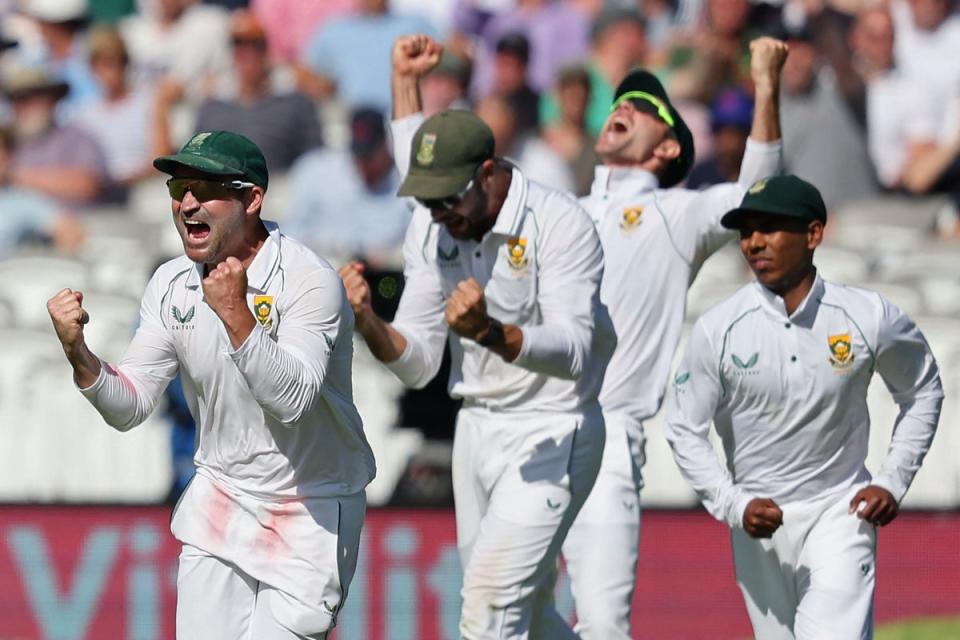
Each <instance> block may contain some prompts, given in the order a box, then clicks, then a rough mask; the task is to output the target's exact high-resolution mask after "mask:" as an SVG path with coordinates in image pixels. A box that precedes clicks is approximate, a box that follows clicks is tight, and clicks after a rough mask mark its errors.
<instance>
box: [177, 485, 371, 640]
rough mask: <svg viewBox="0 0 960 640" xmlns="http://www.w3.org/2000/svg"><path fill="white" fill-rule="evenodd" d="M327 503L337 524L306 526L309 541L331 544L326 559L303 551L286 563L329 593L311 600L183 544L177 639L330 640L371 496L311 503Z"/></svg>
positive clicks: (296, 575)
mask: <svg viewBox="0 0 960 640" xmlns="http://www.w3.org/2000/svg"><path fill="white" fill-rule="evenodd" d="M321 502H322V503H331V504H329V508H325V509H324V510H326V511H331V510H332V511H333V512H334V513H335V514H337V515H336V516H335V522H336V524H335V526H331V523H329V522H323V525H322V526H318V525H315V526H314V527H313V528H311V529H310V530H305V531H304V532H303V533H304V535H308V536H309V538H310V540H309V541H304V542H309V544H310V547H311V548H313V549H317V548H321V547H323V548H326V549H328V551H327V552H325V553H324V554H323V557H322V558H321V557H319V556H317V555H311V556H310V557H309V558H307V557H301V559H300V560H297V562H298V563H299V564H300V565H301V566H293V565H290V564H289V562H287V563H286V564H287V570H289V571H290V572H291V573H290V575H291V576H292V577H294V579H295V580H303V579H307V580H310V581H312V582H313V583H314V585H313V586H314V587H316V589H314V591H316V592H317V593H321V592H322V593H323V594H324V596H323V598H322V599H319V598H318V600H319V601H317V602H308V601H306V600H305V599H304V598H303V597H301V596H297V595H293V594H291V593H290V591H289V590H284V589H280V588H278V587H276V586H275V585H271V584H268V583H267V582H263V581H261V580H258V579H257V578H255V577H253V576H251V575H250V574H249V573H247V572H246V571H244V570H243V569H241V568H240V567H238V566H237V565H236V564H234V563H232V562H229V561H227V560H224V559H222V558H219V557H216V556H214V555H211V554H210V553H208V552H206V551H204V550H202V549H200V548H198V547H195V546H193V545H191V544H187V543H184V545H183V549H182V551H181V552H180V565H179V569H178V571H177V640H323V639H325V638H326V637H327V632H328V631H329V630H330V629H332V628H333V627H334V625H335V624H336V615H337V612H338V611H339V610H340V609H341V608H342V607H343V602H344V600H345V599H346V597H347V590H348V588H349V586H350V582H351V580H352V579H353V574H354V572H355V570H356V562H357V552H358V549H359V546H360V530H361V527H362V525H363V518H364V514H365V513H366V497H365V495H364V494H363V493H362V492H361V493H359V494H356V495H353V496H348V497H344V498H319V499H313V500H311V503H312V507H313V508H314V509H320V508H321V507H322V505H319V504H318V503H321ZM321 560H322V562H321ZM279 564H280V563H279V562H278V565H279ZM321 564H322V565H323V566H320V565H321ZM279 570H281V571H282V570H284V569H283V568H282V566H280V567H279ZM305 592H306V591H305Z"/></svg>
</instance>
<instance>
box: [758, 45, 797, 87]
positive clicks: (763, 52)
mask: <svg viewBox="0 0 960 640" xmlns="http://www.w3.org/2000/svg"><path fill="white" fill-rule="evenodd" d="M789 52H790V47H788V46H787V43H786V42H784V41H782V40H777V39H776V38H770V37H763V38H757V39H756V40H752V41H751V42H750V76H751V77H752V78H753V83H754V85H756V86H757V87H758V88H772V87H775V86H776V85H777V82H778V81H779V79H780V71H781V70H782V69H783V64H784V63H785V62H786V61H787V54H788V53H789Z"/></svg>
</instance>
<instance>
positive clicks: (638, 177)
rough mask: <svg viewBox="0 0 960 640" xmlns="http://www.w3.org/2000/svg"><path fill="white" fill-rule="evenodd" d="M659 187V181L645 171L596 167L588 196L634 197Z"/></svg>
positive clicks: (631, 168)
mask: <svg viewBox="0 0 960 640" xmlns="http://www.w3.org/2000/svg"><path fill="white" fill-rule="evenodd" d="M659 186H660V180H659V179H658V178H657V176H655V175H654V174H652V173H650V172H649V171H647V170H646V169H638V168H636V167H607V166H605V165H597V167H596V168H595V169H594V173H593V184H592V185H591V186H590V195H592V196H605V195H608V194H613V193H616V194H617V195H628V196H635V195H640V194H643V193H648V192H650V191H653V190H654V189H656V188H658V187H659Z"/></svg>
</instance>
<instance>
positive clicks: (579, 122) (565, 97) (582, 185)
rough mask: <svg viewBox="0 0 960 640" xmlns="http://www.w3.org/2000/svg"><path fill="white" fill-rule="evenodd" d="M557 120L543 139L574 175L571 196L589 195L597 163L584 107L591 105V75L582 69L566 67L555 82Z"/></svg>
mask: <svg viewBox="0 0 960 640" xmlns="http://www.w3.org/2000/svg"><path fill="white" fill-rule="evenodd" d="M555 99H556V101H557V105H558V107H559V109H560V118H559V119H558V120H556V121H555V122H553V123H552V124H551V125H550V126H548V127H547V128H546V129H544V131H543V139H544V140H545V141H546V142H547V144H549V145H550V147H551V148H552V149H553V150H554V152H556V153H557V154H558V155H559V156H560V157H562V158H563V159H564V160H565V161H566V163H567V166H568V167H569V168H570V171H571V172H572V174H573V183H574V193H575V194H576V195H578V196H584V195H586V194H588V193H590V185H591V184H593V173H594V167H595V166H596V164H597V162H598V158H597V154H596V153H594V151H593V145H594V142H595V141H596V138H595V137H594V136H592V135H590V133H589V132H588V131H587V105H588V104H589V103H590V74H589V73H588V72H587V70H586V69H584V68H583V67H568V68H566V69H564V70H563V71H561V72H560V76H559V77H558V78H557V88H556V97H555Z"/></svg>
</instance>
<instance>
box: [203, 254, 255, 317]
mask: <svg viewBox="0 0 960 640" xmlns="http://www.w3.org/2000/svg"><path fill="white" fill-rule="evenodd" d="M201 284H202V286H203V295H204V297H206V299H207V304H208V305H209V306H210V308H211V309H213V311H214V312H215V313H216V314H217V315H218V316H220V319H221V320H224V319H225V316H229V315H230V314H232V313H236V312H237V311H238V310H240V309H246V308H247V269H246V268H245V267H244V266H243V263H242V262H240V261H239V260H237V259H236V258H234V257H232V256H231V257H229V258H227V259H226V260H224V261H223V262H221V263H220V264H218V265H217V266H216V267H214V268H213V269H212V270H211V271H210V272H209V273H208V274H207V277H206V278H204V279H203V282H202V283H201Z"/></svg>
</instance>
